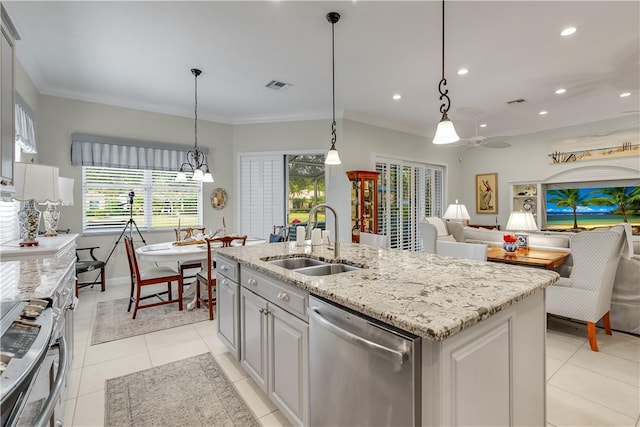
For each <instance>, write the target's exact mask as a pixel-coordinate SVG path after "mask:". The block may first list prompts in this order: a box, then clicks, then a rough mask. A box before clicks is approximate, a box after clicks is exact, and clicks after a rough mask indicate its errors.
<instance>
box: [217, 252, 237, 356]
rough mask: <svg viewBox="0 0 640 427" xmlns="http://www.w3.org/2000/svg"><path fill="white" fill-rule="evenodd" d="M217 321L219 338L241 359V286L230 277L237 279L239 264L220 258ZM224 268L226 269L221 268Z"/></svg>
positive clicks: (218, 262) (218, 261)
mask: <svg viewBox="0 0 640 427" xmlns="http://www.w3.org/2000/svg"><path fill="white" fill-rule="evenodd" d="M216 262H217V264H218V269H217V271H218V272H217V273H216V319H218V322H217V323H218V338H220V340H221V341H222V342H223V343H224V344H225V346H226V347H227V348H228V349H229V352H230V353H231V354H232V355H233V356H234V357H235V358H236V359H239V358H240V349H241V347H240V286H239V285H238V284H237V283H236V282H234V281H233V280H232V279H231V278H230V277H229V276H231V277H237V275H238V264H237V263H236V262H235V261H231V260H229V259H227V258H223V257H221V256H218V258H217V260H216ZM221 267H224V268H221Z"/></svg>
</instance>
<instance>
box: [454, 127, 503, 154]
mask: <svg viewBox="0 0 640 427" xmlns="http://www.w3.org/2000/svg"><path fill="white" fill-rule="evenodd" d="M509 139H511V137H510V136H481V135H478V126H477V125H476V135H475V136H471V137H469V138H460V141H459V142H457V143H456V144H455V145H467V146H468V147H467V149H472V148H479V147H487V148H508V147H511V144H510V143H509V142H508V141H509Z"/></svg>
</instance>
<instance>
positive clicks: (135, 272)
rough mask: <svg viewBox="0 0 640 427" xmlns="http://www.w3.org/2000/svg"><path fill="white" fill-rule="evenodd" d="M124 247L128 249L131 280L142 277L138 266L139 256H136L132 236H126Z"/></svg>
mask: <svg viewBox="0 0 640 427" xmlns="http://www.w3.org/2000/svg"><path fill="white" fill-rule="evenodd" d="M124 247H125V249H126V250H127V259H128V260H129V273H131V280H132V281H137V280H138V278H139V277H140V269H139V268H138V258H136V251H135V248H134V247H133V240H131V237H129V236H124Z"/></svg>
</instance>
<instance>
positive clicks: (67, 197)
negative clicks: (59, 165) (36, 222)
mask: <svg viewBox="0 0 640 427" xmlns="http://www.w3.org/2000/svg"><path fill="white" fill-rule="evenodd" d="M73 184H74V180H73V178H66V177H64V176H61V177H58V190H59V195H60V200H59V201H58V202H55V203H52V202H46V205H47V209H45V211H44V212H42V217H43V218H44V229H45V233H44V235H45V236H57V235H58V231H57V230H58V221H59V220H60V211H59V210H58V205H61V206H73Z"/></svg>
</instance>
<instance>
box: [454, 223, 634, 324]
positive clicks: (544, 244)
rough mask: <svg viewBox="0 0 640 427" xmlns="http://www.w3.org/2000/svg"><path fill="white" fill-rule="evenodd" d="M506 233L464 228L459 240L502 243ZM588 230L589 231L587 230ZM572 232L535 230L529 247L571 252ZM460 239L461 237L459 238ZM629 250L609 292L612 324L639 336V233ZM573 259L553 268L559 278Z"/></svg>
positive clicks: (567, 270) (492, 244) (564, 275)
mask: <svg viewBox="0 0 640 427" xmlns="http://www.w3.org/2000/svg"><path fill="white" fill-rule="evenodd" d="M507 233H508V232H505V231H499V230H487V229H480V228H472V227H464V230H463V239H462V241H464V242H467V243H484V244H487V245H490V246H502V242H503V240H502V236H503V235H505V234H507ZM587 233H588V231H587ZM573 234H574V233H571V232H547V231H538V232H530V233H529V247H531V248H532V249H544V250H553V251H560V252H564V251H566V252H571V249H570V243H569V241H570V239H571V236H572V235H573ZM459 241H460V240H459ZM631 246H632V251H633V252H632V253H631V250H628V251H625V255H624V256H623V257H622V258H621V259H620V263H619V264H618V269H617V271H616V278H615V282H614V285H613V293H612V295H611V315H610V317H611V327H612V328H613V329H615V330H618V331H624V332H630V333H633V334H636V335H640V236H633V239H632V242H631ZM572 265H573V259H572V258H571V256H569V258H567V260H566V262H565V263H564V264H563V265H562V266H560V267H559V268H558V269H557V270H556V271H557V272H558V273H559V274H560V276H561V277H569V275H570V274H571V267H572Z"/></svg>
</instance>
